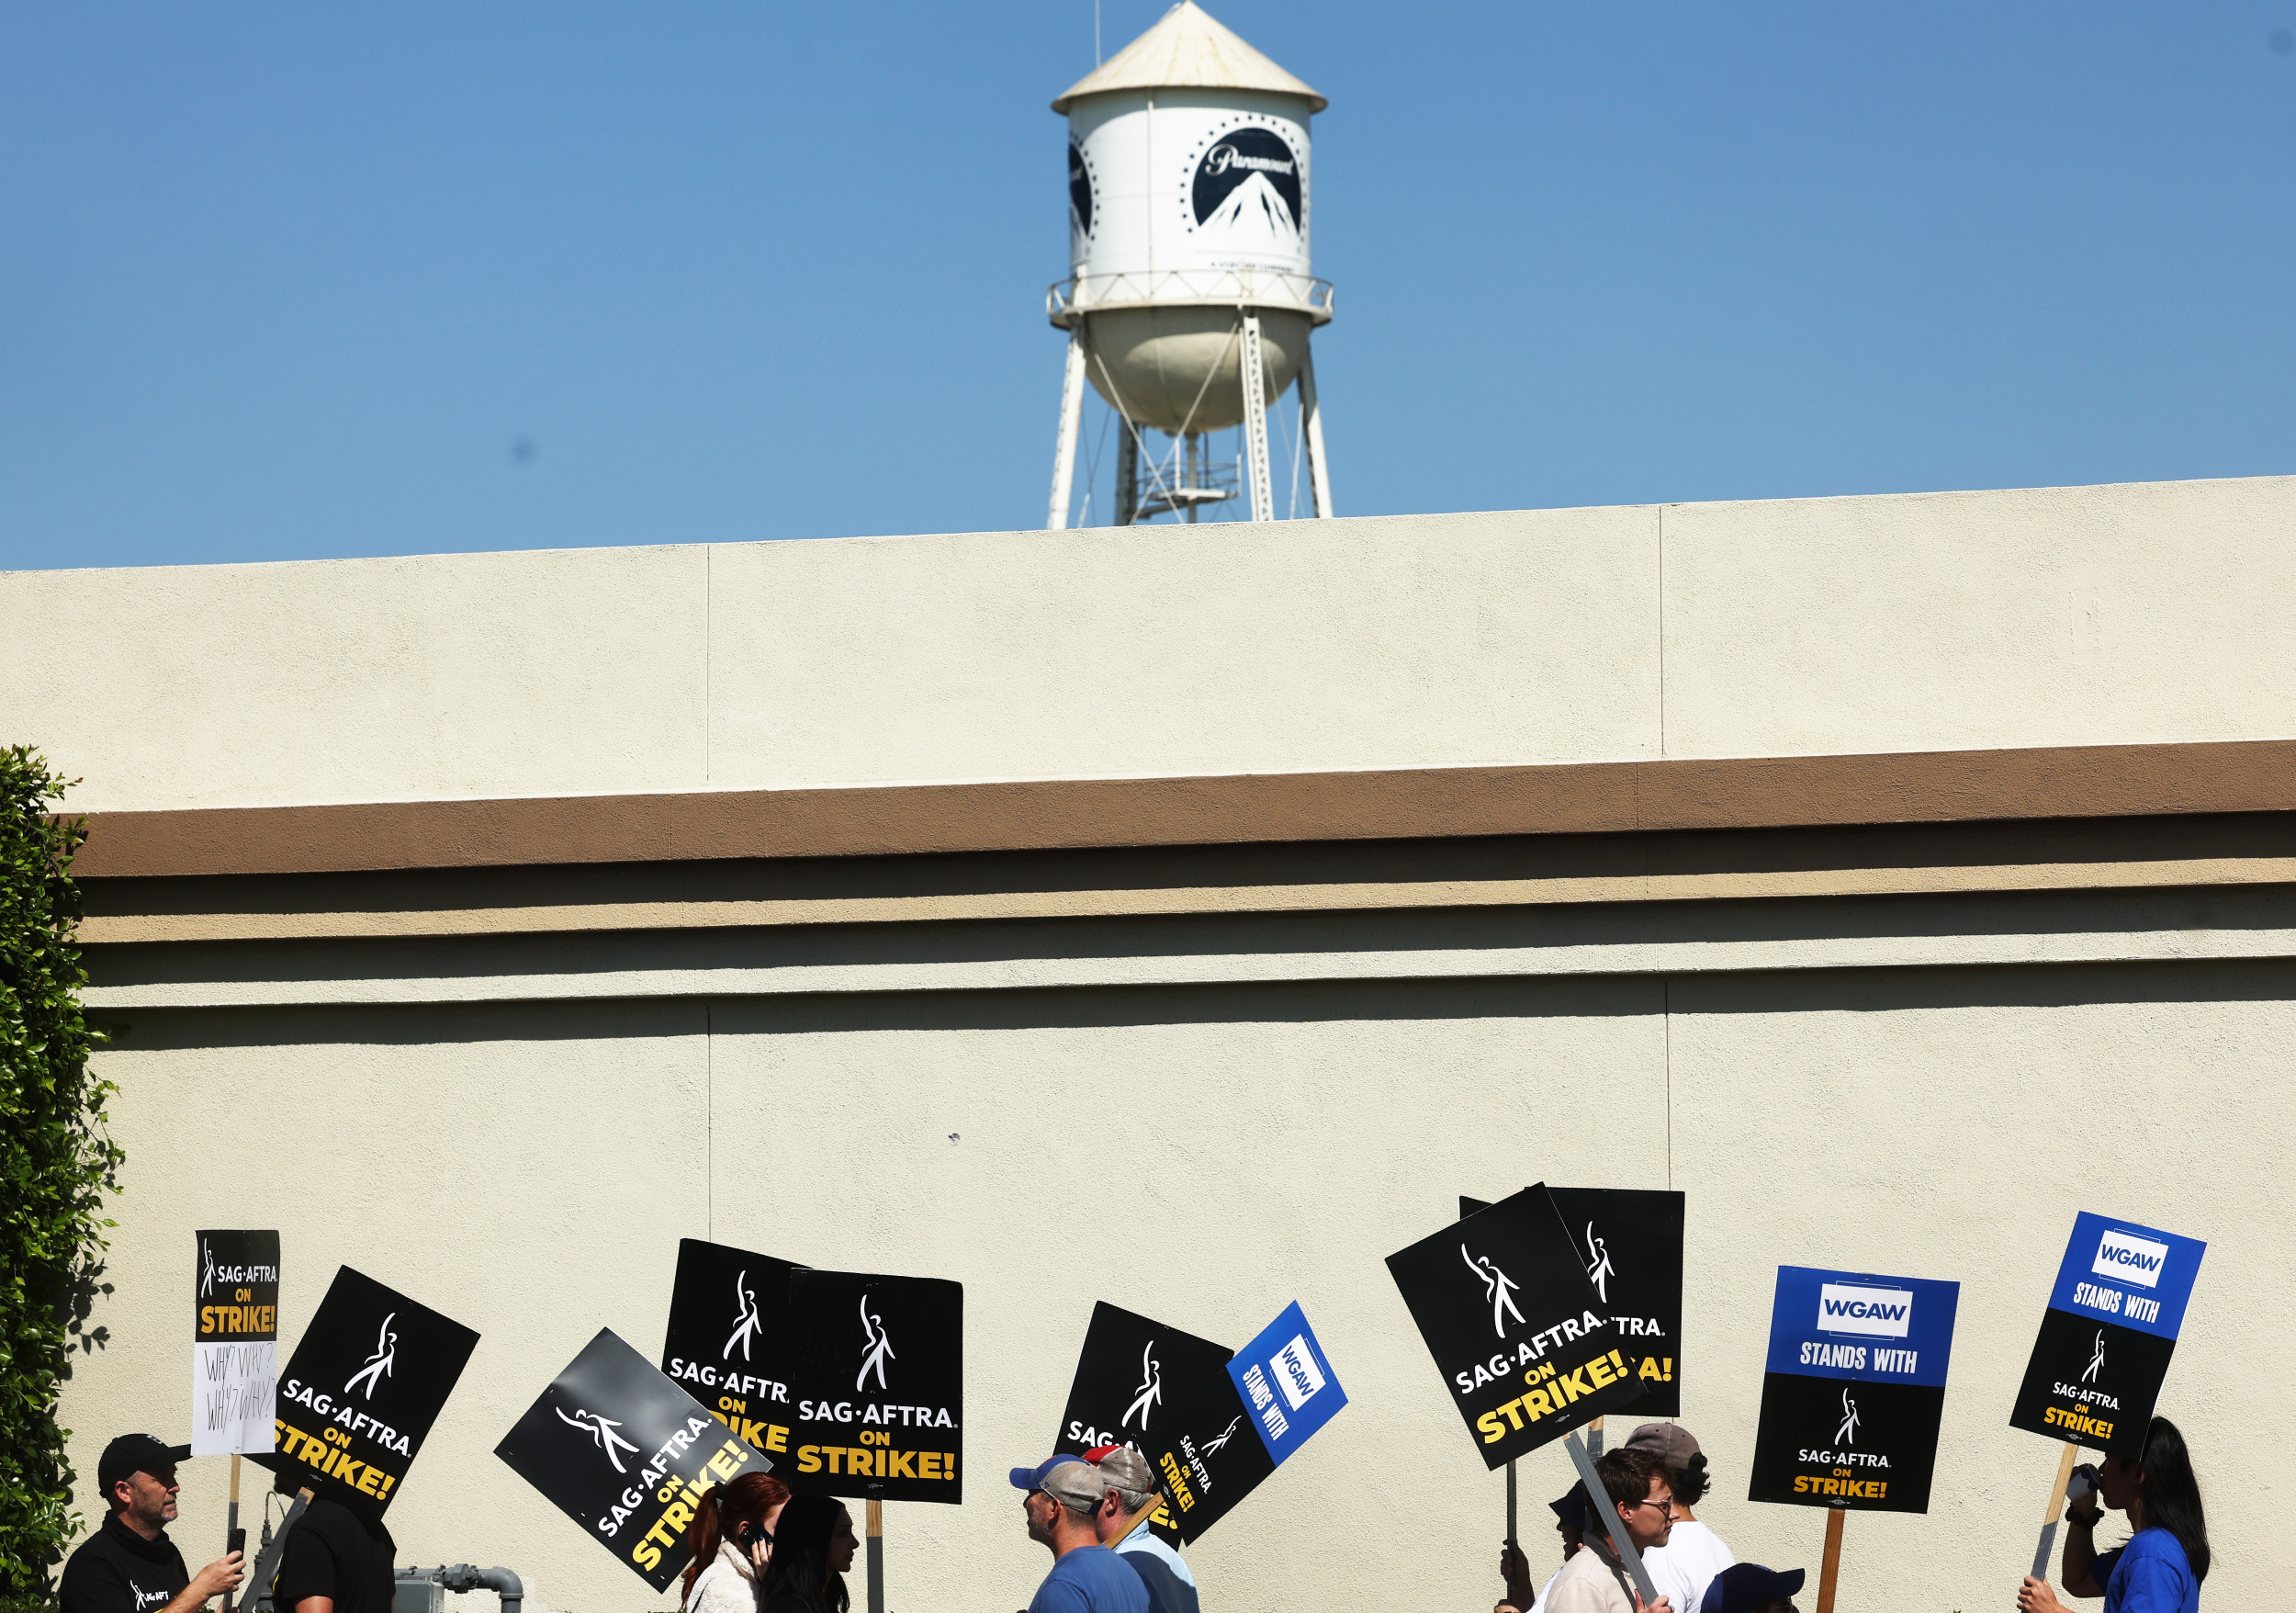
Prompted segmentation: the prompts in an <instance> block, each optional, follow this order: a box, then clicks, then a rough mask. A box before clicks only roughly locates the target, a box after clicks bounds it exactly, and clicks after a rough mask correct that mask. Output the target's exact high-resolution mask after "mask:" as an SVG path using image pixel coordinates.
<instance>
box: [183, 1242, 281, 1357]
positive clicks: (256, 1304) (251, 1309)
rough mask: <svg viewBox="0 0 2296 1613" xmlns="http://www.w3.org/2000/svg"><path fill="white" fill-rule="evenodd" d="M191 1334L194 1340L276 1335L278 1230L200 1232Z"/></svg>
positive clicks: (225, 1340) (212, 1341)
mask: <svg viewBox="0 0 2296 1613" xmlns="http://www.w3.org/2000/svg"><path fill="white" fill-rule="evenodd" d="M191 1304H192V1325H191V1337H192V1339H193V1342H195V1343H197V1344H231V1343H238V1342H240V1341H242V1340H252V1341H256V1342H262V1341H265V1340H269V1341H274V1342H276V1340H277V1338H278V1337H279V1235H278V1234H277V1233H276V1232H223V1231H217V1232H202V1233H201V1234H199V1280H198V1281H197V1283H195V1284H193V1286H192V1292H191Z"/></svg>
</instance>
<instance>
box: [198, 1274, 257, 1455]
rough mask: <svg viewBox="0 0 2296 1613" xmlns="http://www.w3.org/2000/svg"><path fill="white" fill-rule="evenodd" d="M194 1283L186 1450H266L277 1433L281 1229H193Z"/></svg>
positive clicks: (209, 1452) (212, 1452) (220, 1452)
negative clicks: (196, 1246) (195, 1253)
mask: <svg viewBox="0 0 2296 1613" xmlns="http://www.w3.org/2000/svg"><path fill="white" fill-rule="evenodd" d="M198 1242H199V1263H198V1267H197V1272H198V1275H197V1280H195V1281H194V1282H193V1284H192V1320H191V1359H192V1384H193V1388H192V1393H191V1453H192V1454H193V1455H194V1456H229V1455H244V1454H247V1453H250V1452H252V1453H253V1454H255V1455H259V1456H260V1455H262V1454H263V1453H264V1452H265V1451H268V1450H270V1449H272V1448H273V1447H274V1445H276V1442H277V1439H278V1416H279V1413H278V1404H277V1399H276V1390H277V1387H278V1377H279V1235H278V1234H277V1233H276V1232H253V1231H235V1230H208V1231H203V1232H201V1233H200V1234H199V1235H198Z"/></svg>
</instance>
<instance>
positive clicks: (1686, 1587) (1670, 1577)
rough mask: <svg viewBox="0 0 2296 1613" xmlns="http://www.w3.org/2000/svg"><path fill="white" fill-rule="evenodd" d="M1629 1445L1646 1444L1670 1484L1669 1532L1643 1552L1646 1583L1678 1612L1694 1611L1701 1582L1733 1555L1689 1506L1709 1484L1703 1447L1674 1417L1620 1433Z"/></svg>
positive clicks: (1708, 1581) (1701, 1596)
mask: <svg viewBox="0 0 2296 1613" xmlns="http://www.w3.org/2000/svg"><path fill="white" fill-rule="evenodd" d="M1626 1449H1629V1450H1648V1451H1649V1452H1651V1453H1652V1454H1653V1455H1655V1456H1656V1457H1657V1458H1658V1459H1659V1460H1660V1461H1662V1462H1664V1463H1665V1464H1666V1482H1667V1483H1670V1484H1671V1485H1672V1486H1673V1488H1674V1532H1673V1533H1671V1534H1670V1535H1668V1536H1667V1537H1666V1544H1665V1545H1663V1546H1660V1548H1659V1549H1658V1550H1657V1551H1651V1552H1648V1553H1646V1554H1645V1555H1644V1556H1643V1559H1642V1562H1643V1565H1644V1566H1645V1567H1647V1568H1648V1569H1649V1571H1650V1583H1651V1584H1652V1585H1656V1586H1658V1588H1659V1594H1660V1596H1664V1597H1666V1599H1667V1600H1669V1601H1671V1602H1672V1603H1673V1604H1674V1606H1675V1607H1676V1608H1677V1609H1679V1610H1680V1613H1697V1610H1698V1609H1700V1608H1702V1607H1705V1600H1706V1586H1708V1585H1712V1584H1713V1583H1714V1576H1715V1575H1716V1574H1720V1573H1721V1572H1722V1571H1723V1570H1724V1569H1726V1568H1728V1567H1729V1566H1730V1564H1732V1563H1733V1562H1737V1561H1738V1559H1737V1558H1736V1557H1735V1556H1733V1555H1731V1552H1730V1549H1729V1548H1728V1546H1726V1545H1724V1544H1723V1543H1722V1539H1721V1537H1720V1536H1718V1535H1716V1533H1715V1532H1714V1531H1713V1530H1712V1529H1710V1528H1707V1527H1706V1526H1705V1524H1702V1523H1700V1522H1699V1521H1698V1517H1697V1515H1696V1514H1695V1513H1694V1512H1692V1511H1691V1508H1692V1506H1695V1505H1696V1504H1697V1503H1698V1502H1700V1501H1703V1500H1705V1495H1706V1492H1707V1491H1708V1490H1710V1489H1712V1488H1713V1487H1714V1479H1713V1476H1712V1475H1711V1474H1709V1473H1708V1472H1706V1453H1705V1451H1703V1450H1701V1449H1698V1441H1697V1440H1696V1439H1694V1438H1692V1437H1691V1433H1690V1430H1689V1429H1688V1428H1685V1427H1683V1426H1682V1425H1681V1424H1679V1423H1645V1424H1643V1425H1642V1427H1638V1428H1637V1429H1636V1430H1635V1431H1634V1432H1633V1433H1632V1434H1631V1435H1629V1436H1628V1437H1627V1439H1626Z"/></svg>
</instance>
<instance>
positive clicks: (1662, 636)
mask: <svg viewBox="0 0 2296 1613" xmlns="http://www.w3.org/2000/svg"><path fill="white" fill-rule="evenodd" d="M1665 756H1666V506H1665V505H1664V504H1660V506H1659V757H1660V760H1661V761H1663V760H1664V759H1665Z"/></svg>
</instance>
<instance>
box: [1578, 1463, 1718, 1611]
mask: <svg viewBox="0 0 2296 1613" xmlns="http://www.w3.org/2000/svg"><path fill="white" fill-rule="evenodd" d="M1547 1507H1548V1511H1550V1512H1552V1513H1553V1514H1554V1515H1555V1517H1557V1518H1559V1520H1561V1521H1562V1522H1564V1523H1567V1524H1569V1525H1570V1527H1571V1528H1574V1529H1577V1530H1578V1531H1579V1532H1580V1533H1581V1534H1585V1533H1586V1532H1587V1528H1588V1525H1587V1517H1586V1489H1585V1486H1583V1485H1580V1484H1573V1485H1572V1486H1571V1487H1570V1494H1568V1495H1565V1496H1563V1498H1562V1499H1561V1500H1559V1501H1549V1502H1548V1504H1547ZM1682 1613H1698V1610H1697V1609H1696V1608H1694V1607H1685V1608H1683V1610H1682Z"/></svg>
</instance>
